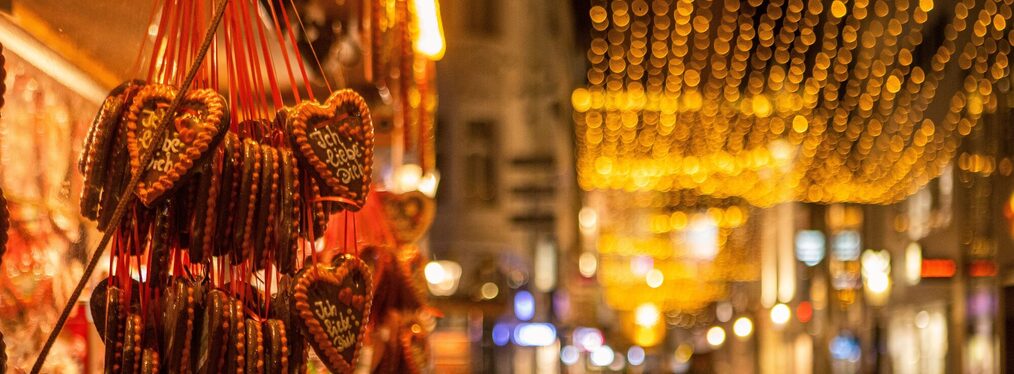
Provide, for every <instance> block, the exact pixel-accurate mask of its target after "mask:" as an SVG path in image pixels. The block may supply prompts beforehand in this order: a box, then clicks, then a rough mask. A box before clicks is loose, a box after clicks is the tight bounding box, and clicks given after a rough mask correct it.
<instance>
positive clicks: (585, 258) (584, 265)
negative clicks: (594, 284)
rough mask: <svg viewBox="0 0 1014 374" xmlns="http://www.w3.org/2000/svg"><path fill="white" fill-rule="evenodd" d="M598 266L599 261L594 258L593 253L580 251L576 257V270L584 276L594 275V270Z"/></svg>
mask: <svg viewBox="0 0 1014 374" xmlns="http://www.w3.org/2000/svg"><path fill="white" fill-rule="evenodd" d="M598 266H599V261H598V259H597V258H595V254H594V253H591V252H585V253H582V254H581V257H578V259H577V271H578V272H579V273H581V276H583V277H585V278H591V277H594V276H595V271H596V270H598Z"/></svg>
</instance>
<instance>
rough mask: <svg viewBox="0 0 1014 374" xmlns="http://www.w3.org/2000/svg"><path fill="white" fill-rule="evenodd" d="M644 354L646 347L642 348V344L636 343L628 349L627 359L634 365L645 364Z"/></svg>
mask: <svg viewBox="0 0 1014 374" xmlns="http://www.w3.org/2000/svg"><path fill="white" fill-rule="evenodd" d="M644 356H645V354H644V348H641V347H640V346H637V345H635V346H633V347H630V349H627V361H628V362H630V365H632V366H638V365H640V364H643V363H644Z"/></svg>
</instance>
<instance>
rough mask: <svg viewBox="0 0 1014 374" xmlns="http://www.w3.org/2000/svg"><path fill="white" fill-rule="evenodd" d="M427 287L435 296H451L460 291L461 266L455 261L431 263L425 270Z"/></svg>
mask: <svg viewBox="0 0 1014 374" xmlns="http://www.w3.org/2000/svg"><path fill="white" fill-rule="evenodd" d="M423 274H424V275H425V276H426V283H427V287H428V288H429V290H430V293H431V294H433V295H434V296H451V295H453V294H454V293H455V292H456V291H457V290H458V282H459V281H460V280H461V265H459V264H458V263H457V262H454V261H430V262H429V263H427V264H426V267H425V268H424V269H423Z"/></svg>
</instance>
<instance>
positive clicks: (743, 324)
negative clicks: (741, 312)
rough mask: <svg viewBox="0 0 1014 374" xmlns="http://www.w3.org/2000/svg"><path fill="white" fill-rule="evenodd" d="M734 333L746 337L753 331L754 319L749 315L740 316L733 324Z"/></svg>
mask: <svg viewBox="0 0 1014 374" xmlns="http://www.w3.org/2000/svg"><path fill="white" fill-rule="evenodd" d="M732 333H733V334H736V336H738V337H740V338H745V337H748V336H750V334H752V333H753V321H751V320H750V319H749V318H747V317H739V318H737V319H736V322H733V324H732Z"/></svg>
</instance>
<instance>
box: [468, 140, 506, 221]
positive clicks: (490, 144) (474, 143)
mask: <svg viewBox="0 0 1014 374" xmlns="http://www.w3.org/2000/svg"><path fill="white" fill-rule="evenodd" d="M466 131H467V132H468V133H467V135H468V136H467V143H466V144H464V147H465V148H466V149H467V152H466V153H465V176H466V179H465V183H466V185H465V199H466V200H467V201H468V203H469V204H473V205H477V206H494V205H496V203H497V186H499V180H498V179H499V175H498V168H497V164H496V160H497V150H498V147H497V142H496V132H497V131H496V124H495V123H494V122H493V121H473V122H469V123H468V126H467V130H466Z"/></svg>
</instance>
